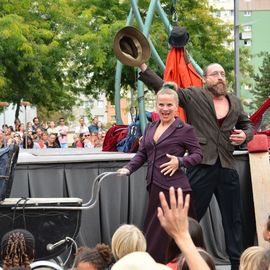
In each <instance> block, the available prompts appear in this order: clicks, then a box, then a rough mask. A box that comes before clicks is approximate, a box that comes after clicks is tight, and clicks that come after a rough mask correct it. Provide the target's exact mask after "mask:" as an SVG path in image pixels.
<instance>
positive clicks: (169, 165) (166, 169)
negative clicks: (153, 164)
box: [160, 154, 180, 176]
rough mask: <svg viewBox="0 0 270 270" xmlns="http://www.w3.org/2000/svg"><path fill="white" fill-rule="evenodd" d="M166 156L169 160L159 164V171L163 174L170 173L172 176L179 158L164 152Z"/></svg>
mask: <svg viewBox="0 0 270 270" xmlns="http://www.w3.org/2000/svg"><path fill="white" fill-rule="evenodd" d="M166 156H167V157H168V158H170V159H171V160H170V161H169V162H166V163H163V164H162V165H161V166H160V168H161V169H162V170H161V173H163V174H164V175H167V174H170V176H172V175H174V173H175V172H176V171H177V170H178V168H179V165H180V164H179V160H178V158H177V157H176V156H172V155H169V154H166Z"/></svg>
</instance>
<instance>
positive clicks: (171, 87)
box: [157, 82, 179, 106]
mask: <svg viewBox="0 0 270 270" xmlns="http://www.w3.org/2000/svg"><path fill="white" fill-rule="evenodd" d="M177 89H178V86H177V84H176V83H175V82H165V83H164V84H163V85H162V87H161V89H160V90H159V91H158V92H157V99H158V96H159V95H171V96H173V97H174V99H175V101H176V105H177V106H178V103H179V98H178V94H177Z"/></svg>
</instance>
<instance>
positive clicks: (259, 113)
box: [250, 97, 270, 125]
mask: <svg viewBox="0 0 270 270" xmlns="http://www.w3.org/2000/svg"><path fill="white" fill-rule="evenodd" d="M268 107H270V97H269V98H268V99H267V100H266V101H265V102H264V103H263V105H262V106H261V107H260V108H259V109H258V110H257V111H256V112H255V113H253V114H252V115H251V116H250V120H251V121H252V122H253V124H254V125H256V124H257V123H258V122H259V121H260V119H261V117H262V115H263V113H264V112H265V111H266V110H267V109H268Z"/></svg>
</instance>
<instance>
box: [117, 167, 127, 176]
mask: <svg viewBox="0 0 270 270" xmlns="http://www.w3.org/2000/svg"><path fill="white" fill-rule="evenodd" d="M117 173H118V174H119V175H129V174H130V171H129V169H127V168H121V169H118V170H117Z"/></svg>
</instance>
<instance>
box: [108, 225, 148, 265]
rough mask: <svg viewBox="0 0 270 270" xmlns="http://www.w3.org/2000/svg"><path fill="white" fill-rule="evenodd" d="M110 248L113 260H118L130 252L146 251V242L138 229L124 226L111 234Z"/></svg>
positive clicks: (133, 226) (132, 226)
mask: <svg viewBox="0 0 270 270" xmlns="http://www.w3.org/2000/svg"><path fill="white" fill-rule="evenodd" d="M111 246H112V253H113V256H114V258H115V260H119V259H121V258H122V257H124V256H125V255H127V254H129V253H131V252H134V251H146V240H145V237H144V235H143V233H142V232H141V230H140V229H139V228H138V227H136V226H135V225H129V224H124V225H122V226H120V227H119V228H118V229H117V230H116V231H115V233H114V234H113V237H112V245H111Z"/></svg>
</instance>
